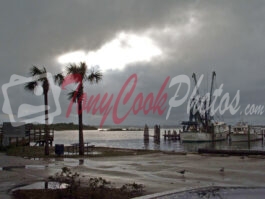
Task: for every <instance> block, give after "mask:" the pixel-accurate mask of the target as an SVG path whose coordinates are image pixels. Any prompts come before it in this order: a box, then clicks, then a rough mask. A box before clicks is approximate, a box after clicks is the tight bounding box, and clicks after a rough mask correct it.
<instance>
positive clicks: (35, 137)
mask: <svg viewBox="0 0 265 199" xmlns="http://www.w3.org/2000/svg"><path fill="white" fill-rule="evenodd" d="M48 131H49V132H48V143H49V145H50V146H52V143H53V140H54V129H48ZM26 138H27V141H28V144H29V145H30V143H32V142H33V143H35V144H34V146H44V144H45V140H46V139H45V138H46V133H45V129H40V128H39V129H36V128H34V129H31V130H30V131H28V132H27V134H26Z"/></svg>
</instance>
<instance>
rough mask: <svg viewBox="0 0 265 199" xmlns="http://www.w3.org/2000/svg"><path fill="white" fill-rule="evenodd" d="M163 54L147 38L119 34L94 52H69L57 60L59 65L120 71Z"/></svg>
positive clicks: (123, 33)
mask: <svg viewBox="0 0 265 199" xmlns="http://www.w3.org/2000/svg"><path fill="white" fill-rule="evenodd" d="M162 54H163V52H162V51H161V49H160V48H159V47H158V46H157V45H156V44H155V42H154V41H153V40H152V39H151V38H149V37H148V36H141V35H136V34H131V33H125V32H121V33H119V34H118V35H117V36H116V37H115V38H114V39H112V40H111V41H109V42H107V43H105V44H104V45H103V46H102V47H100V48H99V49H98V50H95V51H89V52H85V51H84V50H79V51H74V52H69V53H66V54H63V55H61V56H59V57H58V58H57V60H58V62H59V63H60V64H68V63H79V62H81V61H84V62H86V63H87V64H88V65H89V66H95V65H98V66H99V67H100V69H101V70H103V71H106V70H111V69H120V70H122V69H123V68H124V67H125V66H126V65H128V64H131V63H136V62H150V61H151V60H152V59H153V58H154V57H158V56H162Z"/></svg>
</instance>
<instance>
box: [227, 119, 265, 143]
mask: <svg viewBox="0 0 265 199" xmlns="http://www.w3.org/2000/svg"><path fill="white" fill-rule="evenodd" d="M248 128H250V129H249V130H248ZM248 131H249V134H248ZM229 139H230V141H232V142H248V141H257V140H262V134H261V132H260V131H259V130H257V129H255V128H252V127H249V126H248V124H247V123H246V122H243V121H240V122H238V123H237V124H236V126H234V127H233V129H232V131H231V133H230V134H229Z"/></svg>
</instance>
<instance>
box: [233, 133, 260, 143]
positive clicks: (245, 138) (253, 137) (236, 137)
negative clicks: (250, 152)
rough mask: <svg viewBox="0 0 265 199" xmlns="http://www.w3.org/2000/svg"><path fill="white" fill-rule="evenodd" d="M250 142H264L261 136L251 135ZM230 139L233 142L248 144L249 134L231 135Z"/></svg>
mask: <svg viewBox="0 0 265 199" xmlns="http://www.w3.org/2000/svg"><path fill="white" fill-rule="evenodd" d="M249 138H250V141H257V140H262V135H261V134H257V133H255V134H250V136H249ZM230 139H231V141H232V142H248V134H235V133H234V134H231V135H230Z"/></svg>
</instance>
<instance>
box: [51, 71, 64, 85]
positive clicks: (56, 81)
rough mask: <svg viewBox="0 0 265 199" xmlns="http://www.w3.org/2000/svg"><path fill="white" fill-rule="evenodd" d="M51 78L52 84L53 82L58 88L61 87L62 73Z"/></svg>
mask: <svg viewBox="0 0 265 199" xmlns="http://www.w3.org/2000/svg"><path fill="white" fill-rule="evenodd" d="M53 78H54V82H55V83H56V84H58V85H59V86H61V85H62V83H63V81H64V76H63V74H62V73H58V74H56V75H54V77H53Z"/></svg>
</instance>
